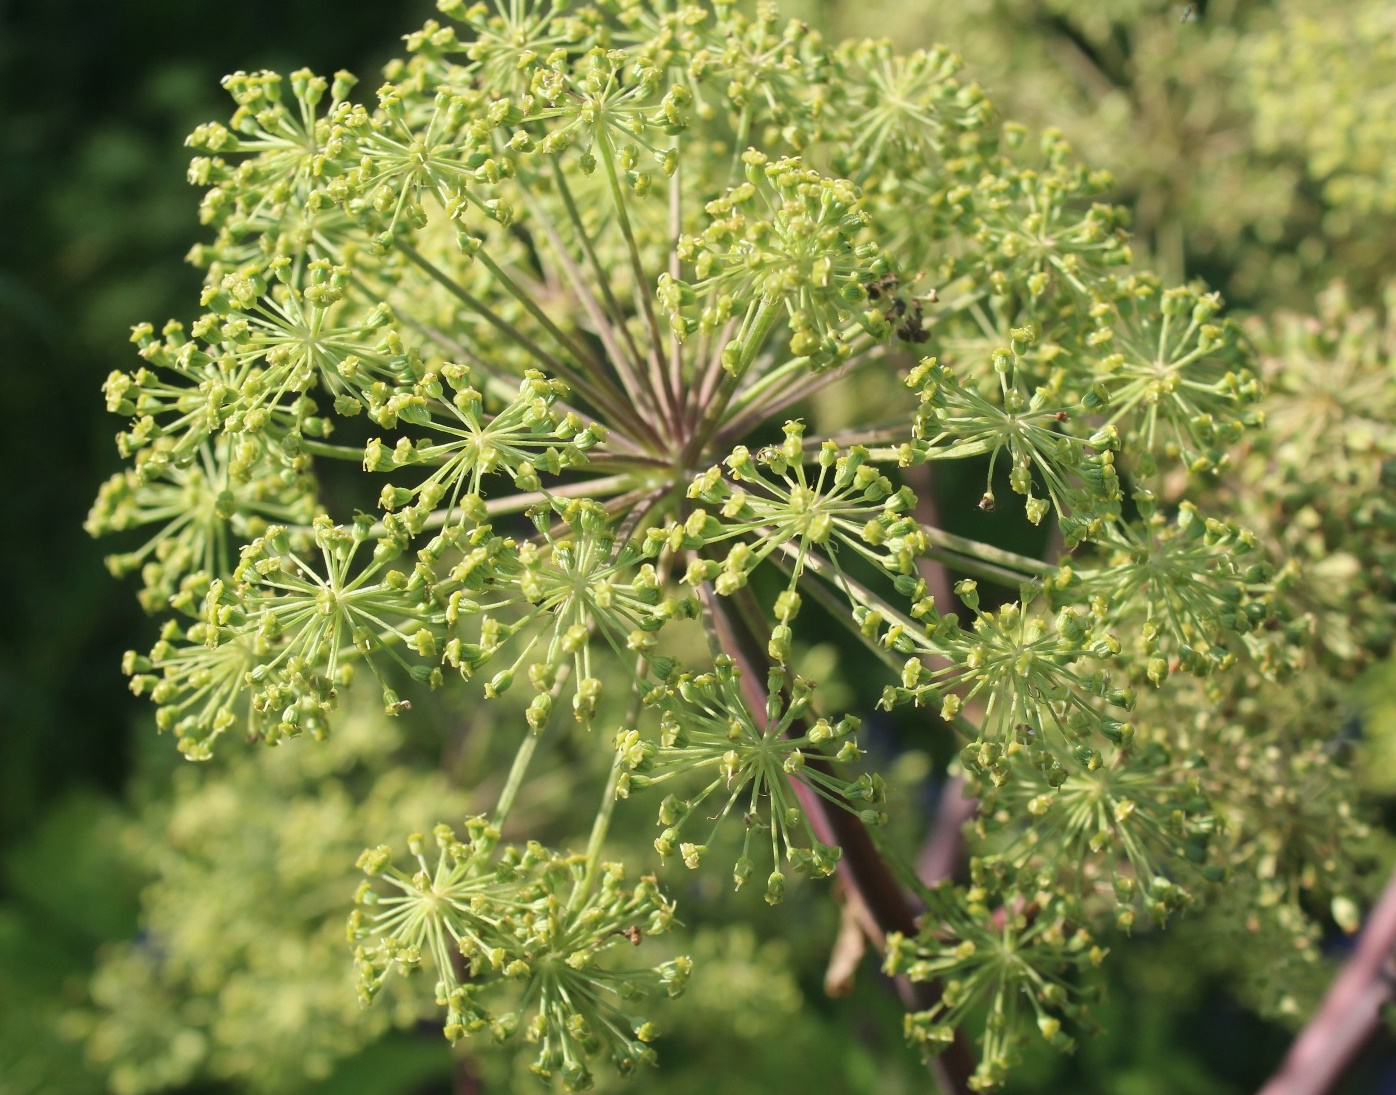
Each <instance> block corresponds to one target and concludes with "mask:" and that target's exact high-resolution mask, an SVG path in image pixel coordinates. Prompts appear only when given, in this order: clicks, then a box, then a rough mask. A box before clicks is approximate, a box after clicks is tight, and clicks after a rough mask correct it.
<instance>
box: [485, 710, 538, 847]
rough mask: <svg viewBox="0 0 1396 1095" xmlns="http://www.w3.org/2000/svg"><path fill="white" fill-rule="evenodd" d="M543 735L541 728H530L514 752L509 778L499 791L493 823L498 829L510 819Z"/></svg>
mask: <svg viewBox="0 0 1396 1095" xmlns="http://www.w3.org/2000/svg"><path fill="white" fill-rule="evenodd" d="M542 736H543V733H542V731H541V730H539V731H536V732H535V731H532V730H530V731H529V733H528V735H527V736H526V737H525V738H524V740H523V741H521V742H520V743H519V751H518V752H517V753H515V754H514V764H513V766H512V767H511V768H510V769H509V778H508V779H507V780H506V781H505V783H504V790H503V791H501V792H500V793H499V803H498V804H497V805H496V806H495V808H494V821H493V823H492V824H493V827H494V828H495V829H497V830H502V829H503V828H504V823H505V822H506V821H507V820H508V819H509V812H510V811H511V810H512V809H513V808H514V799H516V798H517V797H518V795H519V788H520V787H521V786H523V778H524V773H526V772H527V771H528V765H529V762H530V761H532V760H533V754H534V752H535V751H536V750H537V748H538V739H539V738H541V737H542Z"/></svg>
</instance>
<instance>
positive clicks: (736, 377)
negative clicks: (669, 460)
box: [682, 297, 781, 467]
mask: <svg viewBox="0 0 1396 1095" xmlns="http://www.w3.org/2000/svg"><path fill="white" fill-rule="evenodd" d="M780 313H781V308H780V305H779V304H778V303H776V302H775V301H770V300H767V299H766V298H764V297H762V298H761V303H760V304H759V305H757V308H756V315H755V316H754V317H753V319H752V321H751V323H750V324H744V325H743V330H742V331H741V332H740V333H739V337H741V338H742V340H743V341H742V356H741V358H740V359H739V360H738V361H737V363H736V365H735V366H734V367H733V368H732V369H731V371H729V372H727V375H726V376H724V377H723V378H722V384H721V385H720V386H719V388H718V390H717V395H716V396H715V397H714V398H713V401H712V403H711V404H710V405H709V406H707V407H705V408H703V409H702V414H703V419H702V421H701V422H700V423H699V424H698V428H697V429H695V430H694V431H693V436H692V437H690V438H689V440H688V444H687V445H686V446H684V452H683V464H682V466H684V467H688V466H689V465H690V464H691V463H692V462H693V461H694V460H695V459H696V458H697V457H698V454H699V453H701V452H702V451H703V449H704V447H705V446H706V445H707V443H708V442H709V441H710V440H711V439H712V437H713V435H714V434H716V433H717V431H718V428H719V427H720V426H721V425H722V416H723V415H724V414H725V413H726V411H727V405H728V404H729V403H730V402H731V401H732V397H733V396H734V395H735V394H736V392H737V385H738V384H740V383H741V381H742V377H743V376H745V375H746V371H747V370H748V369H749V368H751V363H752V362H753V361H755V360H756V355H757V354H759V353H760V352H761V347H762V346H764V345H765V343H766V338H767V336H768V335H769V334H770V333H771V328H772V327H774V326H775V324H776V320H777V319H779V318H780Z"/></svg>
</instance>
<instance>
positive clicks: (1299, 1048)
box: [1260, 875, 1396, 1095]
mask: <svg viewBox="0 0 1396 1095" xmlns="http://www.w3.org/2000/svg"><path fill="white" fill-rule="evenodd" d="M1394 976H1396V875H1392V877H1391V880H1390V881H1389V882H1387V884H1386V889H1385V890H1383V891H1382V895H1381V899H1380V900H1379V901H1378V902H1377V906H1376V908H1375V909H1373V910H1372V914H1371V916H1369V917H1368V918H1367V923H1366V924H1365V925H1363V928H1362V934H1361V935H1360V936H1359V937H1358V940H1357V949H1356V950H1355V951H1353V954H1352V957H1351V958H1349V959H1348V961H1347V964H1346V965H1345V966H1344V967H1343V969H1342V972H1340V973H1339V974H1338V978H1337V980H1336V981H1334V982H1333V985H1332V987H1331V988H1330V989H1329V990H1328V995H1327V996H1325V997H1324V998H1323V1003H1322V1004H1320V1005H1319V1009H1318V1011H1316V1012H1315V1013H1314V1016H1313V1018H1312V1019H1310V1020H1309V1024H1308V1026H1306V1027H1305V1028H1304V1029H1303V1030H1302V1031H1301V1032H1300V1034H1299V1037H1298V1038H1296V1039H1295V1041H1294V1045H1292V1046H1291V1047H1290V1050H1289V1053H1288V1055H1287V1056H1286V1057H1285V1059H1284V1062H1283V1063H1282V1064H1281V1065H1280V1068H1279V1071H1278V1072H1276V1073H1275V1075H1274V1076H1272V1077H1271V1078H1270V1081H1269V1083H1267V1084H1266V1085H1265V1086H1264V1087H1263V1088H1261V1089H1260V1095H1324V1093H1326V1092H1329V1091H1332V1090H1333V1089H1334V1087H1335V1086H1336V1085H1337V1083H1338V1081H1339V1080H1340V1079H1341V1078H1342V1075H1343V1073H1344V1072H1345V1071H1346V1070H1347V1067H1348V1066H1349V1065H1350V1064H1351V1063H1352V1060H1353V1058H1354V1057H1356V1056H1357V1053H1358V1051H1359V1050H1360V1049H1361V1048H1362V1047H1363V1046H1364V1045H1365V1044H1366V1043H1367V1041H1368V1039H1369V1038H1371V1036H1372V1034H1373V1033H1374V1032H1375V1031H1376V1029H1377V1027H1378V1026H1379V1025H1380V1024H1381V1009H1382V1008H1383V1007H1384V1006H1385V1005H1386V1004H1388V1003H1390V1002H1391V999H1392V979H1393V977H1394Z"/></svg>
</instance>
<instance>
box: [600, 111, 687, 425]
mask: <svg viewBox="0 0 1396 1095" xmlns="http://www.w3.org/2000/svg"><path fill="white" fill-rule="evenodd" d="M596 143H597V145H598V146H599V147H600V149H601V154H602V155H601V158H602V160H603V161H604V162H605V164H606V180H607V182H608V183H609V184H610V190H611V199H612V202H613V203H614V205H615V209H616V220H617V222H618V223H619V224H620V230H621V235H622V236H624V237H625V246H626V248H627V250H628V251H629V254H630V266H631V272H632V274H633V276H634V278H635V295H636V297H637V298H638V299H639V302H640V313H641V316H642V317H643V319H644V321H645V326H646V327H648V328H649V334H650V348H649V353H648V354H647V355H646V356H647V359H648V361H649V367H650V385H651V389H652V392H653V395H654V398H655V402H656V403H658V404H660V405H661V406H662V408H663V410H664V412H665V413H666V414H667V415H668V418H669V425H670V427H671V428H673V429H678V427H679V413H678V397H677V395H676V394H675V393H674V392H673V391H671V390H670V388H669V383H668V378H667V377H666V376H665V372H664V365H663V363H662V362H661V360H660V357H659V349H660V347H661V346H662V345H663V344H664V340H663V337H662V336H661V335H660V333H659V320H658V319H657V318H656V317H655V314H654V300H653V298H652V297H651V294H650V286H649V276H648V275H647V274H646V272H645V265H644V263H643V262H642V261H641V259H640V247H639V245H638V244H637V243H636V242H635V232H634V230H633V229H632V228H631V226H630V214H629V213H628V212H627V211H626V208H625V194H624V191H622V190H621V185H620V176H619V175H618V174H617V172H616V157H615V149H614V147H613V146H612V144H611V136H610V134H609V133H608V132H606V131H605V130H604V129H603V130H602V131H601V133H600V134H599V139H598V140H597V142H596Z"/></svg>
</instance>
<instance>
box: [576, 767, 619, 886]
mask: <svg viewBox="0 0 1396 1095" xmlns="http://www.w3.org/2000/svg"><path fill="white" fill-rule="evenodd" d="M624 763H625V761H624V758H623V757H622V755H621V752H620V750H619V749H617V750H616V757H615V760H613V761H612V762H611V774H610V775H609V776H607V777H606V790H605V792H604V793H603V794H602V796H601V809H600V810H599V811H598V812H597V814H596V820H595V821H594V822H592V826H591V836H590V838H589V839H588V840H587V853H586V859H587V861H586V873H585V874H583V875H582V880H581V882H579V883H578V884H577V888H576V889H574V890H573V891H572V898H571V900H570V901H569V902H568V907H569V908H572V909H576V908H579V907H580V906H582V905H583V904H585V902H586V899H587V898H588V897H589V896H590V895H591V888H592V886H593V885H595V883H596V872H597V870H598V868H599V867H600V865H601V848H602V846H603V845H604V844H605V843H606V834H607V833H608V832H609V831H610V828H611V815H612V814H613V813H614V812H615V809H616V784H617V782H618V781H619V780H620V771H621V766H622V765H623V764H624Z"/></svg>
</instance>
